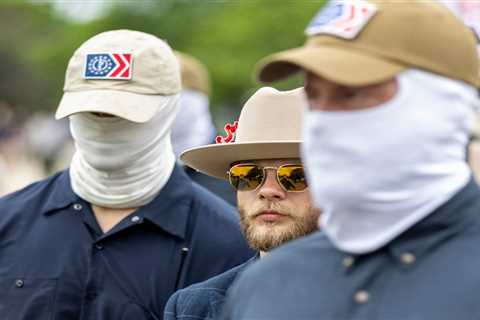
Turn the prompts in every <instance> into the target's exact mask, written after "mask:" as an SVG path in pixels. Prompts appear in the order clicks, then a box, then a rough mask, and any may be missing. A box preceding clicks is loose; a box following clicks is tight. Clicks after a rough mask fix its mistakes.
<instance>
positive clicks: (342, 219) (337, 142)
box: [302, 70, 479, 254]
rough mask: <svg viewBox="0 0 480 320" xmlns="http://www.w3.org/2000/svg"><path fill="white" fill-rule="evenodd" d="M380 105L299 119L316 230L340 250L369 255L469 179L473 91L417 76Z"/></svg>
mask: <svg viewBox="0 0 480 320" xmlns="http://www.w3.org/2000/svg"><path fill="white" fill-rule="evenodd" d="M397 80H398V84H399V92H398V93H397V94H396V96H395V97H394V98H393V99H392V100H390V101H388V102H387V103H385V104H382V105H379V106H376V107H372V108H368V109H361V110H356V111H343V112H342V111H311V110H307V111H306V112H305V119H304V127H303V138H304V144H303V145H302V156H303V160H304V163H305V166H306V173H307V178H308V181H309V189H310V192H311V193H312V197H313V200H314V202H315V205H316V206H318V207H319V208H321V209H323V212H322V216H321V221H320V225H321V229H322V230H323V231H324V232H325V233H326V235H327V236H328V237H329V239H330V240H331V241H332V243H333V244H334V245H335V246H336V247H337V248H338V249H340V250H343V251H347V252H350V253H356V254H361V253H367V252H372V251H374V250H376V249H378V248H380V247H382V246H384V245H385V244H387V243H388V242H390V241H391V240H392V239H394V238H395V237H397V236H398V235H400V234H401V233H403V232H404V231H406V230H407V229H409V228H410V227H411V226H413V225H414V224H415V223H417V222H419V221H420V220H421V219H423V218H425V217H426V216H427V215H429V214H430V213H432V212H433V211H434V210H435V209H436V208H438V207H439V206H440V205H442V204H443V203H445V202H446V201H448V200H449V199H450V198H451V197H452V196H453V195H454V194H455V193H456V192H458V191H459V190H460V189H461V188H462V187H464V186H465V185H466V184H467V182H468V181H469V179H470V177H471V172H470V169H469V167H468V165H467V163H466V160H465V152H466V145H467V143H468V139H469V132H470V129H471V127H472V125H473V121H474V115H475V111H476V110H475V108H478V103H479V100H478V97H477V92H476V90H475V88H473V87H471V86H469V85H467V84H464V83H462V82H459V81H454V80H451V79H447V78H444V77H441V76H437V75H434V74H430V73H427V72H423V71H419V70H409V71H406V72H404V73H402V74H400V75H399V76H398V77H397Z"/></svg>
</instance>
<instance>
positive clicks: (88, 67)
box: [55, 30, 181, 122]
mask: <svg viewBox="0 0 480 320" xmlns="http://www.w3.org/2000/svg"><path fill="white" fill-rule="evenodd" d="M95 55H99V56H101V57H99V58H98V59H100V60H97V62H98V63H97V65H94V64H93V65H92V64H90V63H88V61H89V60H88V59H89V58H91V57H92V56H95ZM114 55H117V56H118V55H128V56H129V57H130V59H131V60H130V65H128V62H125V60H123V62H124V63H122V62H120V63H119V64H118V65H119V66H120V67H125V68H126V69H122V74H120V73H118V77H117V78H115V77H113V75H114V73H115V72H113V73H112V72H110V75H108V74H107V75H104V77H103V78H102V77H101V75H102V72H103V70H107V71H108V67H107V64H109V63H110V64H111V62H112V61H111V60H110V58H111V57H113V56H114ZM109 57H110V58H109ZM95 58H97V57H95ZM102 59H103V60H102ZM112 59H113V58H112ZM122 59H123V58H122ZM91 62H92V63H95V61H91ZM125 65H126V66H125ZM92 66H93V68H92ZM128 68H130V69H128ZM123 70H125V73H123ZM112 71H113V70H112ZM92 74H93V76H92ZM97 75H100V76H98V77H96V76H97ZM63 90H64V94H63V97H62V100H61V101H60V105H59V107H58V109H57V112H56V115H55V117H56V118H57V119H60V118H64V117H67V116H69V115H72V114H74V113H78V112H102V113H108V114H112V115H115V116H118V117H121V118H124V119H127V120H130V121H133V122H146V121H148V120H150V119H151V118H152V117H153V116H154V115H155V113H156V112H157V111H158V110H159V109H160V108H162V106H164V105H165V104H166V103H168V101H169V97H170V96H171V95H175V94H178V93H179V92H180V90H181V81H180V67H179V64H178V61H177V59H176V58H175V55H174V54H173V51H172V49H171V48H170V47H169V46H168V44H167V43H166V42H164V41H163V40H161V39H159V38H157V37H155V36H153V35H150V34H147V33H143V32H139V31H132V30H115V31H107V32H103V33H100V34H98V35H96V36H94V37H92V38H90V39H89V40H87V41H86V42H85V43H83V44H82V45H81V46H80V47H79V48H78V49H77V50H76V51H75V53H74V54H73V56H72V58H71V59H70V61H69V63H68V67H67V72H66V76H65V85H64V88H63Z"/></svg>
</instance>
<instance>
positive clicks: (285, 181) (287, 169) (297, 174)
mask: <svg viewBox="0 0 480 320" xmlns="http://www.w3.org/2000/svg"><path fill="white" fill-rule="evenodd" d="M277 175H278V182H280V184H281V185H282V186H283V187H284V188H285V190H287V191H303V190H305V188H307V181H306V180H305V173H304V172H303V167H302V166H301V165H290V164H287V165H284V166H281V167H279V168H278V170H277Z"/></svg>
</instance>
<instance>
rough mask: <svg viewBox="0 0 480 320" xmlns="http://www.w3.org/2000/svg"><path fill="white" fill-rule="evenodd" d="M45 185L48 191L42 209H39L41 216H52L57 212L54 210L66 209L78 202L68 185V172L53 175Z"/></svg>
mask: <svg viewBox="0 0 480 320" xmlns="http://www.w3.org/2000/svg"><path fill="white" fill-rule="evenodd" d="M46 183H47V186H46V187H45V189H46V190H49V191H48V193H47V194H46V195H45V200H44V202H43V206H42V208H40V212H42V213H43V214H52V213H54V212H57V211H56V210H58V209H63V208H65V207H68V206H69V205H71V204H73V203H75V202H77V201H78V200H79V197H78V196H77V195H76V194H75V193H74V192H73V190H72V186H71V185H70V174H69V171H68V170H64V171H62V172H59V173H57V174H55V175H54V176H52V177H51V178H49V179H48V180H47V181H46Z"/></svg>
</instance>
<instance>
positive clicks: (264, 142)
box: [180, 87, 305, 179]
mask: <svg viewBox="0 0 480 320" xmlns="http://www.w3.org/2000/svg"><path fill="white" fill-rule="evenodd" d="M304 106H305V96H304V90H303V88H298V89H295V90H290V91H283V92H282V91H278V90H276V89H274V88H269V87H264V88H261V89H259V90H258V91H257V92H255V94H254V95H253V96H251V97H250V99H248V101H247V102H246V103H245V105H244V107H243V108H242V111H241V113H240V118H239V120H238V129H237V132H236V137H235V141H234V142H230V143H220V144H210V145H206V146H201V147H195V148H191V149H188V150H186V151H185V152H183V153H182V154H181V155H180V159H181V160H182V161H183V162H184V163H185V164H186V165H188V166H189V167H191V168H194V169H196V170H198V171H200V172H203V173H205V174H207V175H210V176H213V177H217V178H220V179H226V178H227V171H228V170H229V169H230V166H231V164H232V163H234V162H237V161H244V160H260V159H290V158H300V142H301V120H302V114H303V109H304ZM279 107H280V108H279Z"/></svg>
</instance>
